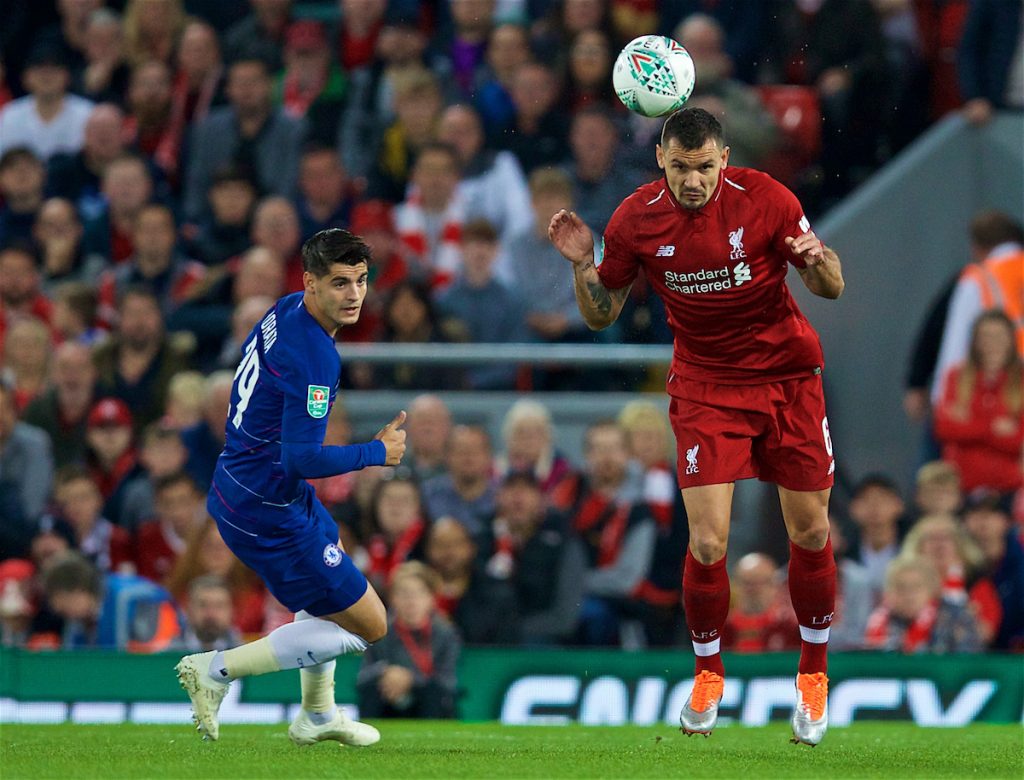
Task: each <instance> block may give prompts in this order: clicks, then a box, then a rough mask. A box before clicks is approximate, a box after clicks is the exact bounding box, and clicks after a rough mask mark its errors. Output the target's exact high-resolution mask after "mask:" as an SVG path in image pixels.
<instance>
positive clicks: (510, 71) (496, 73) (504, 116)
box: [475, 23, 532, 139]
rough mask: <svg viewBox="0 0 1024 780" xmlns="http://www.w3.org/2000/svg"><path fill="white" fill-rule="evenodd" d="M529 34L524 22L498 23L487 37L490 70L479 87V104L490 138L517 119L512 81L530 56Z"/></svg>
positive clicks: (477, 99) (477, 100) (488, 69)
mask: <svg viewBox="0 0 1024 780" xmlns="http://www.w3.org/2000/svg"><path fill="white" fill-rule="evenodd" d="M531 56H532V55H531V53H530V37H529V32H528V31H527V29H526V27H524V26H523V25H522V24H508V23H507V24H499V25H498V26H497V27H495V28H494V29H493V30H491V35H490V38H489V39H488V41H487V54H486V62H487V70H486V71H485V73H484V75H483V76H482V78H481V83H480V85H479V87H478V88H477V93H476V101H475V102H476V105H477V108H478V109H479V110H480V116H481V118H482V119H483V123H484V127H485V128H486V131H487V135H488V137H490V138H492V139H493V138H498V137H499V135H500V133H501V131H502V130H504V129H505V128H506V127H509V126H510V125H511V124H512V122H513V121H514V120H515V111H516V107H515V104H514V103H513V102H512V82H513V80H514V79H515V74H516V71H518V70H519V68H520V67H522V66H523V65H525V64H526V63H527V62H529V61H530V59H531Z"/></svg>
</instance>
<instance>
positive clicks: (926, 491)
mask: <svg viewBox="0 0 1024 780" xmlns="http://www.w3.org/2000/svg"><path fill="white" fill-rule="evenodd" d="M963 500H964V494H963V490H962V488H961V485H960V472H958V471H957V469H956V466H954V465H953V464H952V463H949V462H947V461H944V460H933V461H932V462H931V463H925V464H924V465H923V466H921V468H919V469H918V470H917V478H916V480H915V493H914V511H915V513H916V514H917V515H918V516H919V517H921V516H924V515H955V514H957V513H958V512H959V511H960V506H961V504H963Z"/></svg>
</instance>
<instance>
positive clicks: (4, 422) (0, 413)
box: [0, 381, 53, 560]
mask: <svg viewBox="0 0 1024 780" xmlns="http://www.w3.org/2000/svg"><path fill="white" fill-rule="evenodd" d="M50 453H51V449H50V440H49V438H48V437H47V435H46V432H45V431H42V430H40V429H39V428H36V427H35V426H33V425H29V424H28V423H24V422H19V421H18V417H17V414H16V413H15V411H14V396H13V394H12V392H11V390H10V388H8V387H7V385H6V384H5V383H4V382H2V381H0V560H3V559H5V558H14V557H17V556H19V555H22V554H24V552H25V548H26V546H27V544H28V541H29V539H30V538H31V537H32V527H31V522H32V521H33V520H35V519H36V518H37V517H39V515H40V514H41V513H42V511H43V508H44V507H45V505H46V500H47V498H48V497H49V495H50V483H51V482H52V480H53V456H52V455H51V454H50Z"/></svg>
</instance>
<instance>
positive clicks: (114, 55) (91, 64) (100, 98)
mask: <svg viewBox="0 0 1024 780" xmlns="http://www.w3.org/2000/svg"><path fill="white" fill-rule="evenodd" d="M65 5H67V6H69V7H73V6H81V5H83V4H82V3H66V4H65ZM82 38H83V39H82V45H83V48H82V53H83V54H84V55H85V64H84V67H82V68H81V69H80V70H78V71H77V72H76V73H75V77H74V79H73V84H74V86H73V87H72V89H73V90H74V91H75V92H76V93H78V94H79V95H82V96H84V97H87V98H89V100H94V101H96V102H97V103H99V102H106V101H110V102H113V103H120V102H121V101H122V100H124V97H125V94H126V93H127V91H128V81H129V78H130V76H131V71H130V70H129V68H128V65H127V64H126V63H125V58H124V32H123V30H122V28H121V18H120V17H119V16H118V15H117V13H116V12H114V11H112V10H110V9H109V8H97V9H96V10H94V11H92V12H91V13H90V14H89V15H88V17H87V18H86V24H85V34H84V35H83V36H82Z"/></svg>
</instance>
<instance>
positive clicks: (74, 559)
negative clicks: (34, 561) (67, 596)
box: [43, 553, 103, 598]
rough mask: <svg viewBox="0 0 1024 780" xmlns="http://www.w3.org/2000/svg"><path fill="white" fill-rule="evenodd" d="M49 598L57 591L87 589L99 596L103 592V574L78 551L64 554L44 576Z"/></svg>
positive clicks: (68, 591) (71, 591)
mask: <svg viewBox="0 0 1024 780" xmlns="http://www.w3.org/2000/svg"><path fill="white" fill-rule="evenodd" d="M43 590H44V591H45V593H46V596H47V598H52V597H53V596H54V595H55V594H57V593H76V592H78V591H85V592H87V593H91V594H92V595H94V596H96V597H97V598H99V597H100V596H101V595H102V594H103V575H102V574H100V571H99V569H97V568H96V567H95V566H94V565H93V564H91V563H90V562H89V561H88V560H87V559H86V558H83V557H82V556H81V555H79V554H78V553H67V554H66V555H64V556H62V557H61V558H60V559H59V560H58V561H57V562H56V563H54V564H53V566H52V567H51V568H50V569H49V571H47V572H46V574H45V575H44V576H43Z"/></svg>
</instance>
